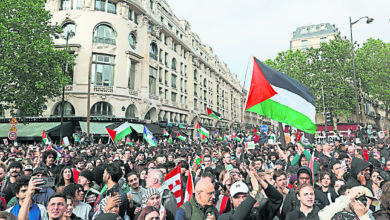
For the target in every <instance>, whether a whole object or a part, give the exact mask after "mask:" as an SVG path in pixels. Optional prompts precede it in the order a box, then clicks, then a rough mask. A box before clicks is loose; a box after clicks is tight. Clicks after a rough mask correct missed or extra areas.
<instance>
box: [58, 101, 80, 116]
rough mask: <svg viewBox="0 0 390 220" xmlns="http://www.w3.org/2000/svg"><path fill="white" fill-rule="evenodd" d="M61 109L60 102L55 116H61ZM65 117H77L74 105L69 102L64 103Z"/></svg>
mask: <svg viewBox="0 0 390 220" xmlns="http://www.w3.org/2000/svg"><path fill="white" fill-rule="evenodd" d="M61 109H62V103H61V102H59V103H58V104H57V106H56V108H55V109H54V114H53V115H54V116H61ZM64 115H65V116H71V115H75V111H74V107H73V105H72V104H70V103H69V102H66V101H65V102H64Z"/></svg>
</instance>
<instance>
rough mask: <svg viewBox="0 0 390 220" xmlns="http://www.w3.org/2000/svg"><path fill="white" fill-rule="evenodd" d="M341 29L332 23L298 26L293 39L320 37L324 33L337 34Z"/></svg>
mask: <svg viewBox="0 0 390 220" xmlns="http://www.w3.org/2000/svg"><path fill="white" fill-rule="evenodd" d="M338 32H339V31H338V29H337V28H336V26H335V25H331V24H330V23H321V24H315V25H308V26H302V27H298V28H297V29H296V30H295V31H294V33H293V38H292V40H300V39H304V38H312V37H319V36H324V35H333V34H337V33H338Z"/></svg>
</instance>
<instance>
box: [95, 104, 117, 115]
mask: <svg viewBox="0 0 390 220" xmlns="http://www.w3.org/2000/svg"><path fill="white" fill-rule="evenodd" d="M90 113H91V115H93V116H112V109H111V105H110V104H109V103H107V102H97V103H95V104H94V105H93V106H92V108H91V111H90Z"/></svg>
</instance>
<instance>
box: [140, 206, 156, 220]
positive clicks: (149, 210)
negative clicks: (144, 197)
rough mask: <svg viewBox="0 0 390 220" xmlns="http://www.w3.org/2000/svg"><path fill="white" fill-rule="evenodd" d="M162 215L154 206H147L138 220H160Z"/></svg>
mask: <svg viewBox="0 0 390 220" xmlns="http://www.w3.org/2000/svg"><path fill="white" fill-rule="evenodd" d="M159 219H160V214H159V213H158V210H157V209H156V208H155V207H153V206H146V207H145V208H143V209H142V211H141V213H140V214H139V216H138V219H137V220H159Z"/></svg>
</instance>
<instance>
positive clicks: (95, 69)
mask: <svg viewBox="0 0 390 220" xmlns="http://www.w3.org/2000/svg"><path fill="white" fill-rule="evenodd" d="M114 60H115V57H114V56H109V55H103V54H93V55H92V84H94V85H96V86H112V85H113V81H114V65H115V63H114Z"/></svg>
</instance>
